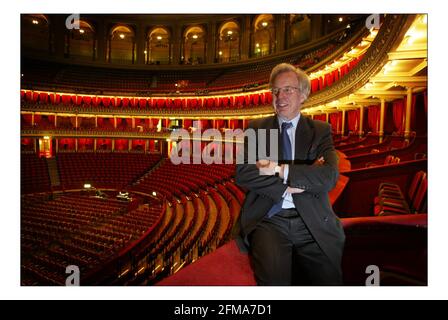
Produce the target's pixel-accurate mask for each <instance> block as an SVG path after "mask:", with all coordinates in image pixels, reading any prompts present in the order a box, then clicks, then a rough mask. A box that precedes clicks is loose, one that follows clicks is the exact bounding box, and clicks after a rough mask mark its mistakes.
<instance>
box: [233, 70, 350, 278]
mask: <svg viewBox="0 0 448 320" xmlns="http://www.w3.org/2000/svg"><path fill="white" fill-rule="evenodd" d="M270 86H271V91H272V95H273V106H274V110H275V113H276V115H275V116H272V117H268V118H263V119H257V120H255V121H253V122H251V123H250V124H249V128H252V129H253V130H255V131H256V132H257V130H258V129H268V130H269V129H277V130H280V133H279V135H278V136H279V137H280V138H279V140H278V141H275V142H274V143H276V142H278V150H279V152H278V159H279V161H278V162H277V161H272V160H271V161H270V160H267V159H257V162H256V164H250V163H247V161H246V162H245V163H244V164H239V165H237V172H236V182H237V184H238V185H240V186H241V187H243V188H245V189H247V190H248V191H247V194H246V199H245V202H244V205H243V208H242V212H241V216H240V235H241V238H240V240H242V241H243V242H244V244H245V245H246V246H247V247H249V250H250V256H251V261H252V266H253V269H254V273H255V278H256V280H257V283H258V284H259V285H342V271H341V258H342V253H343V247H344V241H345V235H344V231H343V228H342V225H341V223H340V221H339V219H338V218H337V217H336V215H335V214H334V212H333V210H332V207H331V204H330V201H329V197H328V192H329V191H330V190H331V189H332V188H333V187H334V186H335V184H336V182H337V180H338V175H339V173H338V157H337V154H336V151H335V149H334V145H333V141H332V137H331V130H330V126H329V124H327V123H324V122H322V121H314V120H312V119H310V118H308V117H305V116H303V115H301V114H300V109H301V107H302V104H303V102H304V101H305V100H306V99H307V98H308V96H309V93H310V80H309V78H308V76H307V75H306V74H305V73H304V72H303V71H302V70H300V69H296V68H295V67H294V66H292V65H290V64H285V63H284V64H280V65H278V66H276V67H275V68H274V69H273V70H272V72H271V77H270ZM258 143H260V142H259V141H258V142H257V148H258ZM265 143H266V144H267V146H266V148H267V149H266V150H269V144H270V142H269V141H267V142H265ZM246 147H247V146H246Z"/></svg>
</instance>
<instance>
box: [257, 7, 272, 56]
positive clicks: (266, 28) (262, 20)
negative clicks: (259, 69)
mask: <svg viewBox="0 0 448 320" xmlns="http://www.w3.org/2000/svg"><path fill="white" fill-rule="evenodd" d="M274 51H275V25H274V16H273V15H272V14H261V15H259V16H257V17H256V18H255V20H254V24H253V36H252V56H253V57H262V56H265V55H268V54H271V53H273V52H274Z"/></svg>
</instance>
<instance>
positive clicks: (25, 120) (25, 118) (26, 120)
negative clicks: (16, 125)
mask: <svg viewBox="0 0 448 320" xmlns="http://www.w3.org/2000/svg"><path fill="white" fill-rule="evenodd" d="M32 117H33V116H32V115H31V114H21V115H20V122H21V123H20V125H21V126H22V127H23V126H28V127H30V126H31V122H32Z"/></svg>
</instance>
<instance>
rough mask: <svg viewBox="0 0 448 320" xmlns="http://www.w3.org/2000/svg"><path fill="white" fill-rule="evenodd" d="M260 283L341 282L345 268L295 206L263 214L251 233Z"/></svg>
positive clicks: (331, 283)
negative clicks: (336, 263) (321, 243)
mask: <svg viewBox="0 0 448 320" xmlns="http://www.w3.org/2000/svg"><path fill="white" fill-rule="evenodd" d="M249 240H250V246H251V259H252V265H253V266H252V267H253V269H254V272H255V278H256V280H257V283H258V285H280V286H281V285H322V286H325V285H342V284H343V283H342V270H341V268H337V267H335V266H334V265H333V264H332V263H331V261H330V260H329V258H328V257H327V256H326V255H325V254H324V252H323V251H322V250H321V248H320V247H319V246H318V244H317V243H316V241H315V240H314V238H313V236H312V235H311V233H310V232H309V230H308V228H307V226H306V225H305V223H304V222H303V220H302V218H301V217H300V215H299V214H298V212H297V211H296V210H295V209H283V210H282V211H281V212H279V213H278V214H276V215H274V216H273V217H271V218H267V217H266V218H264V219H263V221H262V222H260V223H259V224H258V226H257V228H256V229H255V230H254V231H253V232H252V233H251V235H250V237H249Z"/></svg>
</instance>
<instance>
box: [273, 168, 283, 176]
mask: <svg viewBox="0 0 448 320" xmlns="http://www.w3.org/2000/svg"><path fill="white" fill-rule="evenodd" d="M281 169H282V167H280V166H275V168H274V175H275V176H276V177H279V176H280V170H281Z"/></svg>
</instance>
